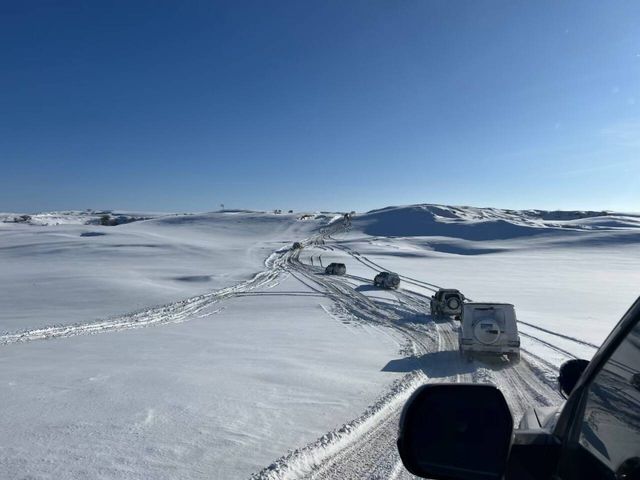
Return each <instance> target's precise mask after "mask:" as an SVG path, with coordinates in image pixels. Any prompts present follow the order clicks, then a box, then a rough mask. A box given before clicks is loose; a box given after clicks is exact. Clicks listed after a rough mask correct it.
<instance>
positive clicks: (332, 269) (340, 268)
mask: <svg viewBox="0 0 640 480" xmlns="http://www.w3.org/2000/svg"><path fill="white" fill-rule="evenodd" d="M324 273H326V274H327V275H344V274H345V273H347V266H346V265H345V264H344V263H335V262H334V263H330V264H329V265H327V268H325V269H324Z"/></svg>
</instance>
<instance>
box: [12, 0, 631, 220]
mask: <svg viewBox="0 0 640 480" xmlns="http://www.w3.org/2000/svg"><path fill="white" fill-rule="evenodd" d="M0 45H2V47H1V48H0V167H1V168H0V211H37V210H51V209H71V208H74V209H84V208H118V209H136V210H141V209H142V210H144V209H146V210H156V211H187V210H188V211H202V210H213V209H217V208H218V206H219V204H221V203H224V204H225V206H227V207H230V208H231V207H235V208H255V209H272V208H282V209H290V208H292V209H296V210H300V209H341V210H351V209H355V210H365V209H369V208H375V207H381V206H385V205H397V204H406V203H423V202H431V203H447V204H458V205H459V204H467V205H476V206H487V205H490V206H498V207H510V208H567V209H570V208H571V209H572V208H592V209H600V208H608V209H619V210H630V211H640V2H638V1H635V0H630V1H606V2H604V1H564V2H558V1H546V2H545V1H534V2H526V3H525V2H512V1H497V0H492V1H487V2H479V1H468V2H463V1H455V2H451V1H428V0H401V1H395V0H385V1H372V0H365V1H344V0H336V1H325V0H323V1H317V2H307V1H297V0H296V1H291V2H289V1H286V2H275V1H274V2H271V1H262V0H261V1H255V2H250V1H242V0H232V1H229V2H214V1H202V2H194V1H180V2H169V1H152V2H145V1H137V0H126V1H120V2H119V1H108V2H99V1H83V2H70V1H69V2H67V1H62V0H60V1H47V2H35V1H21V0H15V1H13V2H10V1H3V2H2V3H0Z"/></svg>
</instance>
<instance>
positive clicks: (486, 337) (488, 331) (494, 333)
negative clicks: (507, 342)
mask: <svg viewBox="0 0 640 480" xmlns="http://www.w3.org/2000/svg"><path fill="white" fill-rule="evenodd" d="M473 336H474V337H475V339H476V340H478V342H480V343H482V344H483V345H493V344H494V343H496V342H497V341H498V340H499V339H500V326H499V325H498V322H496V321H495V320H493V319H490V318H487V319H483V320H477V321H476V323H475V324H474V325H473Z"/></svg>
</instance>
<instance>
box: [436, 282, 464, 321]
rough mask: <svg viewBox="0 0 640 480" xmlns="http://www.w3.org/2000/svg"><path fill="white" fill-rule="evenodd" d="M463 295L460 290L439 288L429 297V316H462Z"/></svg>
mask: <svg viewBox="0 0 640 480" xmlns="http://www.w3.org/2000/svg"><path fill="white" fill-rule="evenodd" d="M463 305H464V295H463V294H462V293H460V290H456V289H453V288H441V289H440V290H438V291H437V292H436V293H435V295H433V296H432V297H431V315H454V316H455V317H456V318H459V317H460V315H462V306H463Z"/></svg>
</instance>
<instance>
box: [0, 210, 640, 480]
mask: <svg viewBox="0 0 640 480" xmlns="http://www.w3.org/2000/svg"><path fill="white" fill-rule="evenodd" d="M92 215H93V214H92ZM92 215H89V214H84V213H78V212H70V213H64V212H63V213H56V214H39V215H32V216H31V219H30V221H29V222H13V218H15V217H16V216H17V214H2V219H5V220H6V223H0V265H2V269H0V300H1V304H2V306H3V308H2V310H1V311H0V347H1V348H2V355H1V356H0V362H2V367H3V368H2V369H1V370H0V383H1V384H2V385H3V392H4V395H3V407H4V408H3V411H4V415H2V417H0V477H2V478H31V477H33V478H55V479H58V478H61V479H72V478H126V479H143V478H157V479H164V478H166V479H170V478H189V479H191V478H194V479H196V478H202V479H204V478H247V477H251V476H252V477H253V478H268V479H284V478H302V477H305V478H317V479H323V478H327V479H328V478H410V475H409V474H408V473H407V472H406V471H405V470H404V468H403V467H402V465H401V463H400V461H399V458H398V455H397V453H396V450H395V435H396V433H397V421H398V416H399V412H400V409H401V407H402V404H403V402H404V400H406V398H407V397H408V396H409V395H410V393H411V392H412V391H413V389H415V388H416V387H417V386H418V385H420V384H422V383H424V382H442V381H454V382H459V381H472V382H492V383H495V384H496V385H498V386H499V387H500V388H501V389H502V390H503V392H504V393H505V396H506V398H507V401H508V402H509V404H510V406H511V408H512V411H513V413H514V415H515V416H516V421H518V420H519V417H520V416H521V415H522V413H523V412H524V411H525V410H526V409H527V408H529V407H530V406H548V405H555V404H559V403H560V402H561V401H562V399H561V397H560V395H559V394H558V393H557V391H556V388H555V375H556V374H557V368H558V366H559V365H560V364H561V363H562V362H563V361H565V360H566V359H569V358H574V357H580V358H590V357H591V356H592V355H593V353H594V352H595V351H596V349H597V347H598V346H599V345H600V343H601V342H602V341H603V339H604V338H605V337H606V335H607V334H608V332H609V331H610V330H611V328H612V327H613V326H614V325H615V323H616V322H617V321H618V319H619V318H620V316H621V315H622V314H623V313H624V311H625V310H626V308H627V307H628V306H630V305H631V303H632V302H633V300H634V299H635V298H636V296H637V295H638V294H639V293H640V291H639V290H638V285H640V215H638V214H623V213H613V212H546V211H539V210H527V211H512V210H500V209H482V208H472V207H448V206H440V205H413V206H403V207H388V208H384V209H380V210H375V211H371V212H368V213H365V214H359V215H356V216H355V217H354V218H353V220H352V221H343V218H342V216H340V215H336V214H329V213H325V214H312V215H308V216H299V215H275V214H270V213H259V212H220V213H211V214H198V215H172V216H163V215H160V214H144V213H140V214H137V213H136V214H130V215H131V216H135V217H143V218H147V219H146V220H141V221H135V222H132V223H126V224H123V225H117V226H101V225H97V224H95V221H94V220H95V218H94V217H95V215H93V216H92ZM2 219H0V220H2ZM294 241H299V242H302V244H303V248H302V249H292V248H291V245H292V244H293V242H294ZM333 261H337V262H343V263H345V264H346V265H347V275H345V276H344V277H334V276H327V275H324V273H323V272H324V266H326V265H328V264H329V263H330V262H333ZM385 269H386V270H390V271H395V272H397V273H399V274H400V276H401V288H400V289H399V290H398V291H382V290H379V289H376V288H374V287H373V285H372V279H373V276H374V275H375V274H376V273H377V272H379V271H382V270H385ZM439 286H443V287H450V288H459V289H460V290H462V291H463V293H464V294H465V295H466V296H467V297H468V298H470V299H473V300H474V301H501V302H510V303H513V304H514V305H515V307H516V312H517V315H518V318H519V321H520V323H519V329H520V334H521V337H522V354H523V356H522V361H521V362H520V363H518V364H510V363H509V362H507V361H506V360H504V359H496V360H495V361H485V360H474V361H472V362H466V361H464V360H463V359H461V358H460V356H459V355H458V352H457V349H458V345H457V322H455V321H454V320H451V319H434V318H432V317H431V314H430V311H429V297H430V296H431V294H432V293H433V292H434V290H436V289H437V288H438V287H439Z"/></svg>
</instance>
